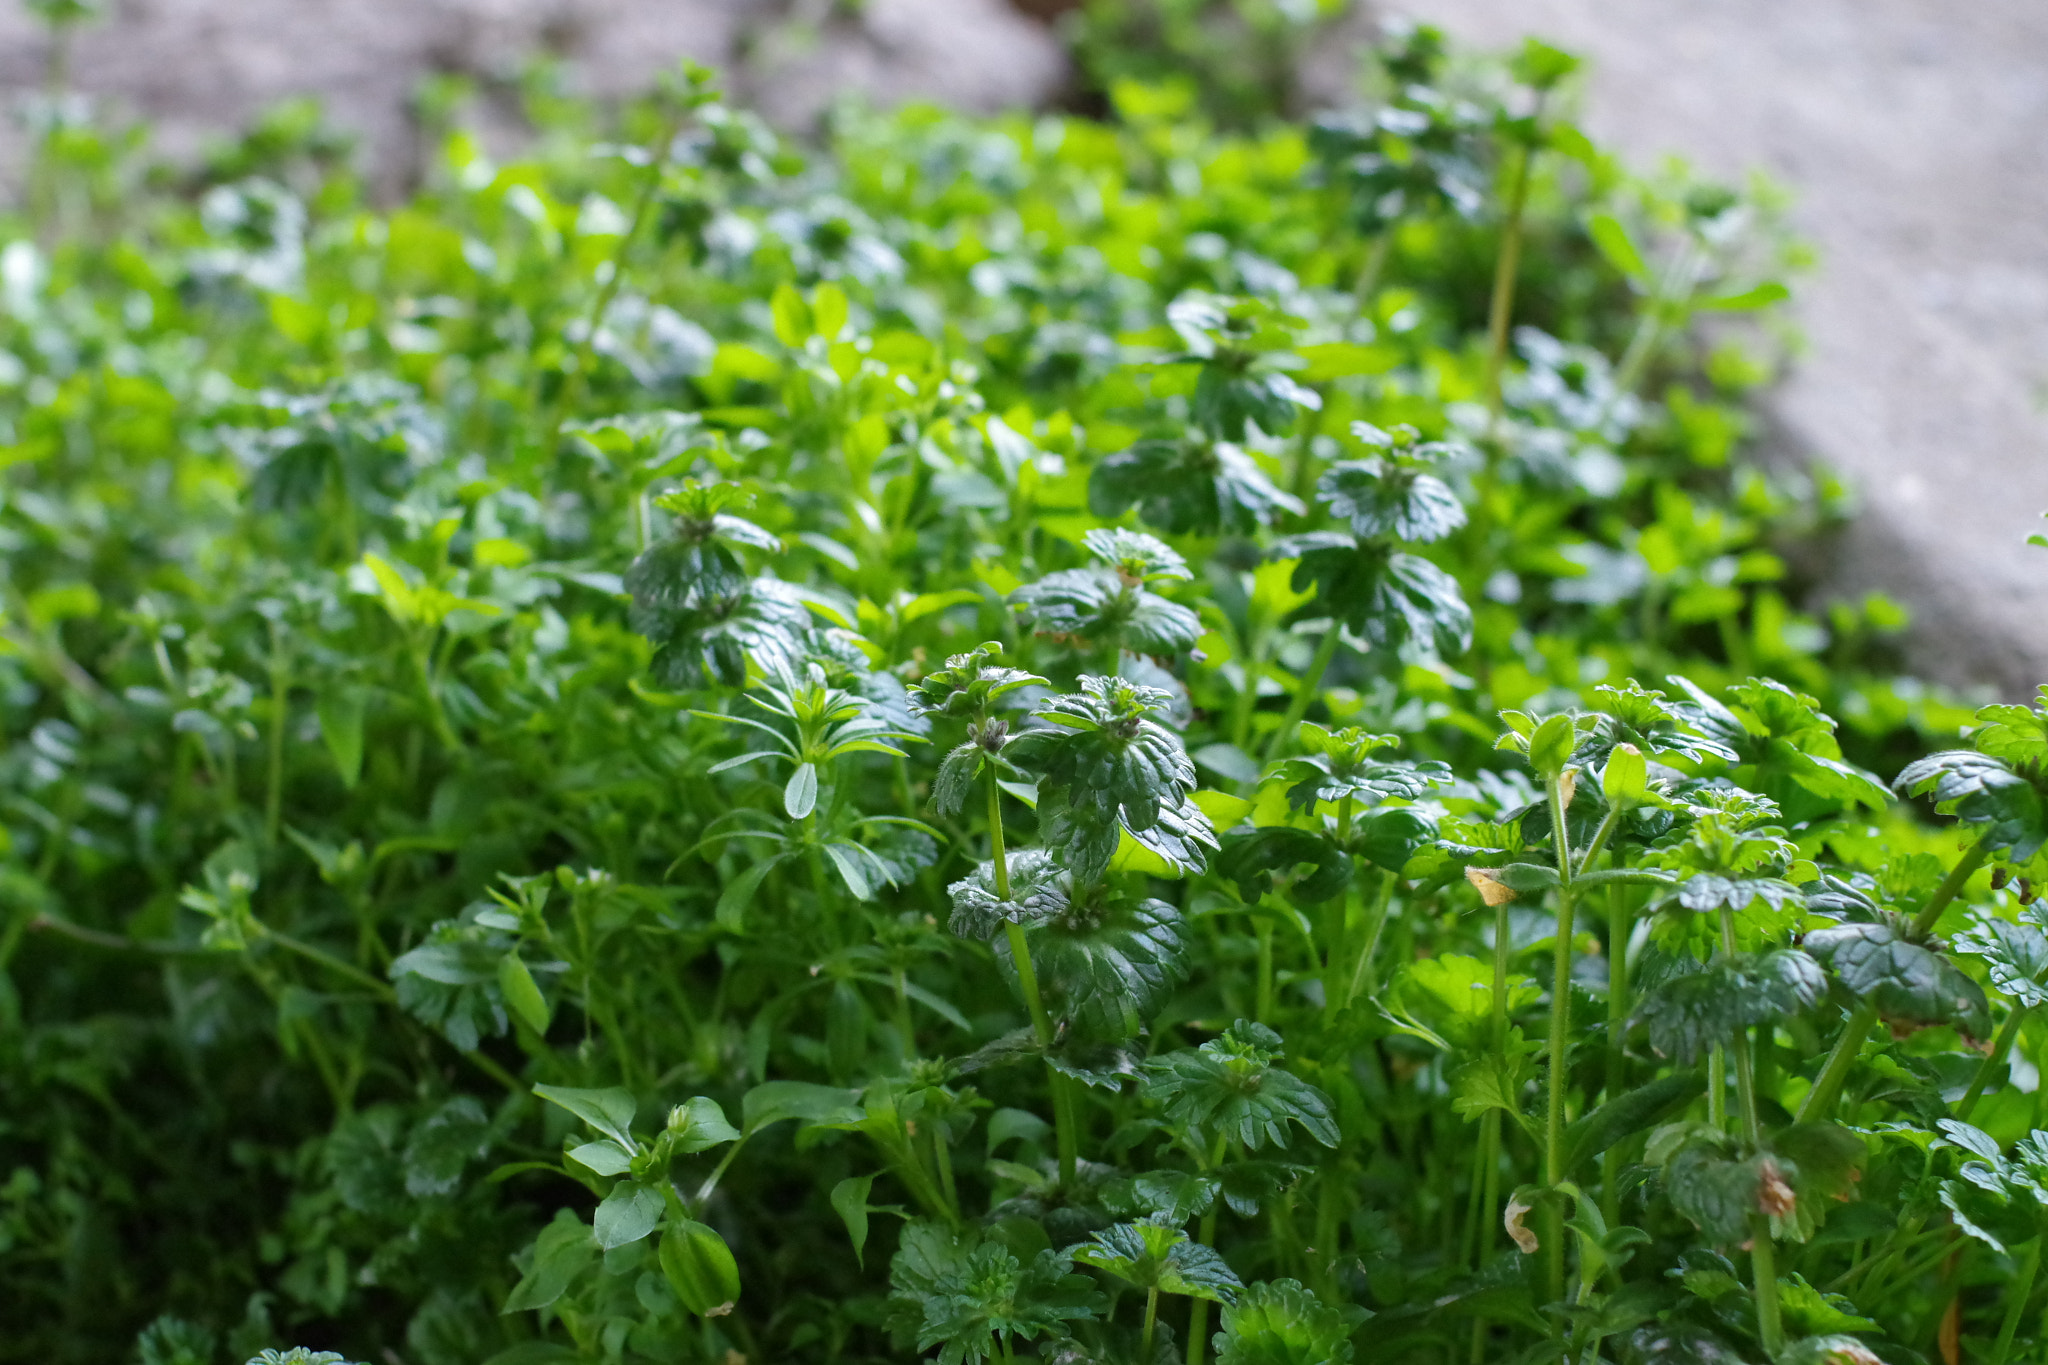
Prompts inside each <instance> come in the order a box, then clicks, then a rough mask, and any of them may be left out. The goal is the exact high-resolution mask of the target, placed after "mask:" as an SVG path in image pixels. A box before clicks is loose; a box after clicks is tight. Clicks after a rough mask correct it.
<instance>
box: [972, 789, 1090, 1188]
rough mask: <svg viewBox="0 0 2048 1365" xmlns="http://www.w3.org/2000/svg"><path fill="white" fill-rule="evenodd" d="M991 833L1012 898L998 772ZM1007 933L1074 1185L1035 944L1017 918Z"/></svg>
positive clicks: (1000, 875)
mask: <svg viewBox="0 0 2048 1365" xmlns="http://www.w3.org/2000/svg"><path fill="white" fill-rule="evenodd" d="M988 837H989V849H990V857H991V860H992V861H993V862H994V864H995V874H996V899H998V900H1002V901H1007V900H1009V899H1010V861H1009V857H1008V855H1007V854H1006V853H1005V852H1004V849H1003V789H1002V788H1001V787H998V786H997V785H996V779H995V774H994V773H993V772H991V773H990V774H989V779H988ZM1003 933H1004V935H1005V936H1006V937H1007V938H1008V940H1009V944H1010V960H1011V961H1012V962H1014V963H1015V964H1016V966H1017V986H1018V988H1019V989H1020V990H1021V991H1023V993H1024V1008H1025V1009H1026V1010H1028V1011H1030V1014H1031V1029H1032V1032H1033V1033H1035V1034H1036V1035H1037V1037H1038V1045H1039V1046H1040V1047H1042V1048H1044V1049H1046V1058H1045V1070H1046V1079H1047V1082H1048V1083H1049V1084H1050V1086H1051V1088H1052V1110H1053V1124H1054V1128H1055V1131H1056V1135H1057V1141H1058V1145H1059V1153H1060V1183H1061V1184H1062V1185H1064V1186H1066V1187H1068V1188H1070V1189H1071V1188H1072V1187H1073V1183H1074V1171H1075V1168H1076V1166H1077V1165H1078V1164H1079V1160H1080V1151H1079V1138H1078V1136H1077V1134H1076V1133H1075V1130H1074V1125H1075V1122H1076V1120H1075V1116H1074V1102H1073V1096H1072V1094H1071V1093H1070V1091H1069V1088H1068V1086H1067V1084H1066V1079H1067V1078H1066V1077H1065V1076H1062V1075H1061V1074H1060V1073H1059V1070H1058V1068H1056V1067H1055V1066H1053V1064H1052V1040H1053V1032H1052V1016H1051V1015H1049V1014H1047V1013H1046V1012H1045V1000H1044V998H1043V997H1042V996H1040V995H1039V993H1038V973H1037V972H1036V971H1035V970H1034V969H1033V968H1032V966H1031V947H1030V945H1029V944H1028V943H1026V942H1025V940H1024V926H1023V925H1021V924H1019V923H1017V922H1016V921H1015V920H1010V921H1007V922H1006V923H1005V924H1004V925H1003Z"/></svg>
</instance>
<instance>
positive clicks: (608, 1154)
mask: <svg viewBox="0 0 2048 1365" xmlns="http://www.w3.org/2000/svg"><path fill="white" fill-rule="evenodd" d="M569 1160H571V1161H573V1162H575V1163H576V1164H577V1165H579V1166H582V1167H585V1168H587V1169H589V1170H593V1171H595V1172H597V1173H598V1174H599V1175H624V1174H625V1173H626V1172H627V1171H629V1170H631V1169H632V1167H633V1154H632V1153H631V1152H630V1151H628V1150H626V1149H625V1148H624V1147H621V1146H620V1145H619V1144H618V1143H616V1142H613V1141H612V1140H611V1139H610V1138H606V1139H604V1140H603V1141H600V1142H586V1143H584V1144H583V1145H582V1146H581V1147H574V1148H571V1149H570V1151H569Z"/></svg>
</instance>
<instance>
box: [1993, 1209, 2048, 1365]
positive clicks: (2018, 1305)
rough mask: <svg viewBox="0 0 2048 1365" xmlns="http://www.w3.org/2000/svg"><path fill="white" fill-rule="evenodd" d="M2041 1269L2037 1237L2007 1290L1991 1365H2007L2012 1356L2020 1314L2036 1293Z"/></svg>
mask: <svg viewBox="0 0 2048 1365" xmlns="http://www.w3.org/2000/svg"><path fill="white" fill-rule="evenodd" d="M2040 1268H2041V1239H2040V1238H2039V1237H2036V1238H2035V1239H2034V1240H2033V1241H2031V1242H2029V1243H2028V1244H2027V1250H2026V1254H2024V1255H2023V1256H2021V1257H2020V1273H2019V1276H2018V1278H2017V1280H2016V1282H2015V1283H2014V1284H2013V1285H2012V1287H2011V1288H2009V1289H2007V1290H2006V1304H2005V1320H2004V1321H2003V1322H2001V1323H1999V1325H1998V1342H1997V1344H1996V1345H1994V1346H1993V1347H1992V1348H1991V1365H2005V1362H2006V1358H2007V1357H2008V1356H2010V1355H2011V1354H2012V1339H2013V1336H2014V1335H2015V1334H2016V1333H2017V1332H2018V1331H2019V1329H2020V1314H2021V1312H2022V1311H2024V1310H2025V1308H2026V1306H2027V1300H2028V1299H2029V1298H2030V1297H2032V1295H2033V1292H2034V1274H2035V1272H2036V1271H2038V1270H2040Z"/></svg>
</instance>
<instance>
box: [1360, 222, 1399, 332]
mask: <svg viewBox="0 0 2048 1365" xmlns="http://www.w3.org/2000/svg"><path fill="white" fill-rule="evenodd" d="M1399 226H1400V224H1399V223H1389V224H1387V225H1386V226H1385V227H1383V228H1381V229H1380V230H1379V234H1378V235H1377V236H1375V237H1374V238H1373V239H1372V248H1371V249H1370V250H1369V251H1367V252H1366V253H1365V264H1364V266H1362V267H1360V269H1359V272H1358V282H1357V283H1356V284H1354V285H1352V286H1351V296H1352V298H1353V299H1355V300H1356V301H1357V304H1358V311H1359V312H1361V313H1370V312H1371V311H1372V301H1373V298H1374V296H1375V295H1377V294H1378V293H1379V284H1380V272H1381V271H1383V270H1385V269H1386V268H1387V253H1388V252H1389V251H1391V250H1392V249H1393V246H1394V230H1395V229H1396V228H1398V227H1399Z"/></svg>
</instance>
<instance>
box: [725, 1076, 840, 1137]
mask: <svg viewBox="0 0 2048 1365" xmlns="http://www.w3.org/2000/svg"><path fill="white" fill-rule="evenodd" d="M740 1112H741V1114H742V1115H743V1118H742V1120H741V1122H742V1124H743V1126H744V1127H745V1129H746V1131H747V1132H748V1133H749V1134H752V1133H758V1132H760V1131H761V1129H763V1128H765V1127H767V1126H768V1125H769V1124H771V1123H780V1122H781V1121H782V1120H784V1119H800V1120H802V1121H803V1122H804V1123H806V1124H812V1123H843V1122H846V1121H848V1120H849V1119H850V1118H858V1117H859V1116H860V1113H861V1108H860V1091H858V1090H842V1089H840V1088H839V1087H837V1086H831V1085H813V1084H811V1083H810V1082H809V1081H763V1082H762V1083H761V1084H759V1085H757V1086H755V1087H754V1088H753V1089H752V1090H749V1091H748V1092H747V1093H746V1097H745V1098H744V1099H742V1100H741V1101H740Z"/></svg>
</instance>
